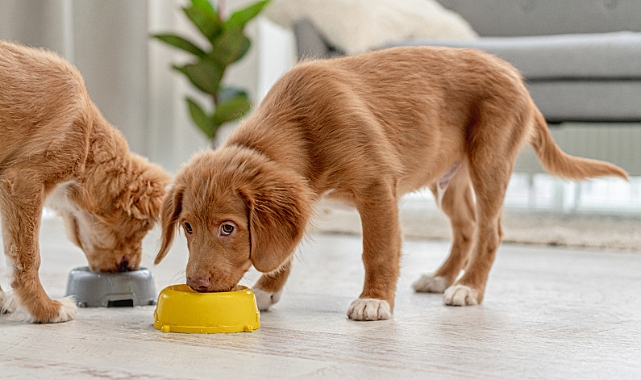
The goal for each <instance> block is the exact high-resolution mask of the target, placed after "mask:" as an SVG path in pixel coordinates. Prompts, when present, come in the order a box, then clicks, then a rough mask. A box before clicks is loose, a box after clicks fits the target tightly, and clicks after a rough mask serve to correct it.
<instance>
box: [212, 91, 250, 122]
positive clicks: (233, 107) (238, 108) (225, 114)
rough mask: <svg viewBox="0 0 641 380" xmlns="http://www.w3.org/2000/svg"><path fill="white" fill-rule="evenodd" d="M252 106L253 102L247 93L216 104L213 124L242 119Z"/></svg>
mask: <svg viewBox="0 0 641 380" xmlns="http://www.w3.org/2000/svg"><path fill="white" fill-rule="evenodd" d="M250 108H251V103H250V101H249V99H247V95H245V94H243V95H238V96H236V97H234V98H231V99H229V100H227V101H226V102H222V103H219V104H218V105H217V106H216V112H214V115H213V116H212V117H211V120H212V124H213V125H214V126H215V127H218V126H220V125H222V124H224V123H227V122H229V121H233V120H237V119H240V118H241V117H243V116H245V114H246V113H247V112H248V111H249V109H250Z"/></svg>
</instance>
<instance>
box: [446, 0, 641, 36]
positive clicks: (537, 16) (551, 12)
mask: <svg viewBox="0 0 641 380" xmlns="http://www.w3.org/2000/svg"><path fill="white" fill-rule="evenodd" d="M438 1H439V2H440V3H441V4H442V5H443V6H444V7H446V8H448V9H451V10H453V11H454V12H456V13H458V14H460V15H461V16H462V17H463V18H464V19H465V20H467V21H468V22H469V23H470V25H472V28H474V30H475V31H476V32H477V33H478V34H479V35H481V36H483V37H507V36H510V37H514V36H535V35H552V34H576V33H607V32H617V31H621V30H630V31H636V32H641V17H639V15H641V1H638V0H438Z"/></svg>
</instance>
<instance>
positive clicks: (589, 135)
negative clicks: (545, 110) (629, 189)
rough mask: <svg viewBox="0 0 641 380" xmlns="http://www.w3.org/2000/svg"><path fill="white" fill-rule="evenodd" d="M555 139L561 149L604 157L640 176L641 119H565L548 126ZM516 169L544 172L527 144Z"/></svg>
mask: <svg viewBox="0 0 641 380" xmlns="http://www.w3.org/2000/svg"><path fill="white" fill-rule="evenodd" d="M550 131H551V132H552V136H553V137H554V141H556V143H557V144H558V145H559V146H560V147H561V149H563V151H564V152H566V153H568V154H572V155H575V156H581V157H587V158H594V159H598V160H605V161H608V162H611V163H613V164H615V165H618V166H620V167H622V168H623V169H624V170H626V171H627V172H628V174H629V175H630V176H641V123H618V124H601V123H599V124H590V123H565V124H562V125H560V126H551V127H550ZM514 172H515V173H531V174H532V173H544V170H543V168H542V167H541V164H540V163H539V161H538V159H537V158H536V156H535V155H534V152H533V151H532V148H530V147H529V146H528V147H527V148H525V149H523V151H522V152H521V154H520V155H519V157H518V159H517V161H516V165H515V167H514Z"/></svg>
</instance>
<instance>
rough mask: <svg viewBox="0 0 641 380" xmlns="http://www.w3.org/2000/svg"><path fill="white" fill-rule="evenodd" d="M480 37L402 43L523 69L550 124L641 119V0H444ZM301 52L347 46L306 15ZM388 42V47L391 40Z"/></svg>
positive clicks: (329, 52) (331, 51) (321, 53)
mask: <svg viewBox="0 0 641 380" xmlns="http://www.w3.org/2000/svg"><path fill="white" fill-rule="evenodd" d="M439 2H440V3H441V4H442V5H443V6H445V7H446V8H449V9H451V10H453V11H455V12H457V13H459V14H460V15H461V16H462V17H463V18H465V19H466V20H467V21H468V22H469V23H470V24H471V26H472V27H473V28H474V30H475V31H476V32H477V33H478V34H479V36H480V38H479V39H477V40H471V41H446V40H433V41H430V40H428V41H415V40H411V41H398V42H396V43H395V44H393V45H394V46H399V45H441V46H455V47H474V48H479V49H482V50H485V51H487V52H490V53H492V54H495V55H497V56H499V57H501V58H503V59H505V60H507V61H508V62H510V63H512V64H513V65H514V66H515V67H516V68H517V69H519V70H520V71H521V72H522V74H523V76H524V78H525V79H526V82H527V85H528V88H529V90H530V92H531V94H532V98H533V99H534V101H535V103H536V104H537V105H538V107H539V108H540V109H541V111H542V112H543V114H544V115H545V117H546V119H547V120H548V121H549V122H550V123H561V122H568V121H578V122H608V123H612V122H613V123H619V122H641V1H639V0H519V1H516V0H439ZM294 33H295V37H296V42H297V48H298V54H299V56H300V57H303V56H305V57H309V56H312V57H316V58H327V57H331V56H336V55H341V54H342V52H341V51H339V50H337V49H336V48H334V47H332V46H330V45H328V44H327V43H326V42H325V39H324V38H323V36H322V35H321V34H320V33H319V32H318V31H317V28H316V27H315V26H314V25H312V24H311V23H310V22H308V21H306V20H300V21H299V22H297V23H296V25H295V27H294ZM385 47H387V46H385Z"/></svg>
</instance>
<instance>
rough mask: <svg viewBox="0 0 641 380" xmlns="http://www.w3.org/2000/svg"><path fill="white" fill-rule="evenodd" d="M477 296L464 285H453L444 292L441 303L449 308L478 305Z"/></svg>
mask: <svg viewBox="0 0 641 380" xmlns="http://www.w3.org/2000/svg"><path fill="white" fill-rule="evenodd" d="M478 299H479V294H478V292H477V291H476V290H474V289H472V288H470V287H469V286H466V285H453V286H450V287H449V288H447V289H446V290H445V294H443V302H445V304H446V305H449V306H471V305H478V303H479V302H478Z"/></svg>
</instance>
